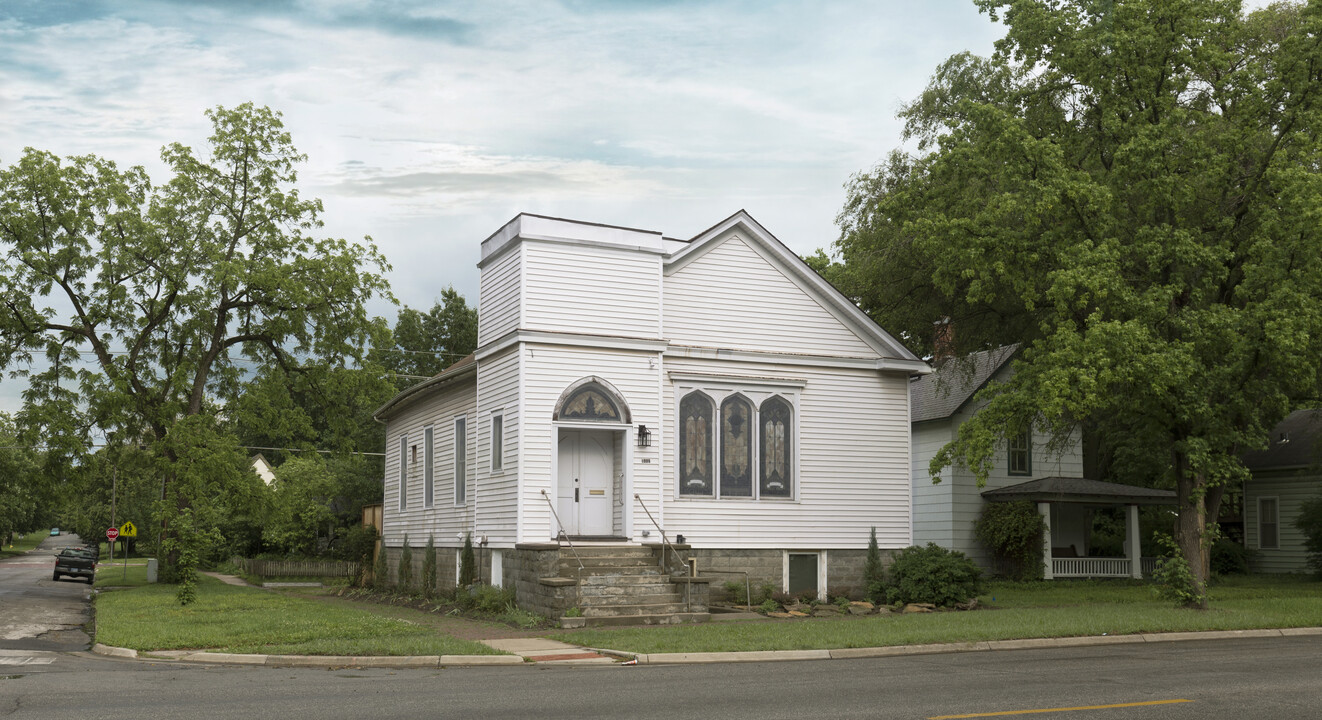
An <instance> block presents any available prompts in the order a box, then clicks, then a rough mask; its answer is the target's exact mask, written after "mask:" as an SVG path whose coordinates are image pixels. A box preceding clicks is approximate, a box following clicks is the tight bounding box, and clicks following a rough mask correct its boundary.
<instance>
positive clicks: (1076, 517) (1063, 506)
mask: <svg viewBox="0 0 1322 720" xmlns="http://www.w3.org/2000/svg"><path fill="white" fill-rule="evenodd" d="M1018 347H1019V346H1018V345H1009V346H1005V347H1001V348H997V349H995V350H987V351H983V352H978V353H973V354H972V355H969V356H967V357H965V358H960V359H950V360H947V361H945V362H944V363H941V364H940V365H939V367H938V369H937V371H936V372H934V373H932V374H929V375H925V376H923V377H919V378H916V379H915V380H914V381H913V382H912V384H911V387H910V398H911V404H912V413H913V495H914V526H913V527H914V531H913V535H914V543H915V544H920V545H921V544H926V543H929V542H931V543H936V544H937V545H940V546H942V547H945V548H949V549H951V550H958V551H960V552H962V553H964V554H966V555H968V556H969V557H971V558H973V559H974V560H975V561H977V562H978V564H979V565H981V566H983V567H984V568H987V569H996V568H995V563H994V562H993V558H992V557H991V554H990V553H989V552H988V549H987V548H984V547H983V546H982V544H981V543H979V542H978V540H977V538H976V537H975V535H974V523H976V522H977V520H978V517H979V516H980V515H981V514H982V510H983V507H985V505H986V504H987V503H988V502H1009V501H1015V500H1027V501H1030V502H1034V503H1036V504H1037V506H1038V511H1039V512H1040V513H1042V515H1043V517H1044V518H1045V519H1046V521H1047V525H1048V528H1049V537H1048V538H1044V541H1043V563H1044V575H1045V576H1046V577H1047V578H1048V579H1050V578H1053V577H1097V576H1124V577H1131V576H1132V577H1137V576H1139V574H1140V572H1141V570H1140V568H1141V562H1140V558H1139V557H1138V556H1137V551H1138V545H1139V542H1138V506H1139V505H1151V504H1157V505H1170V504H1174V502H1175V494H1174V493H1172V492H1170V491H1166V490H1153V489H1149V488H1140V487H1132V486H1129V485H1119V484H1116V483H1108V482H1101V481H1097V480H1090V479H1086V478H1084V472H1083V449H1082V442H1081V440H1080V436H1079V433H1078V431H1077V429H1076V430H1075V431H1074V433H1072V434H1071V436H1070V437H1069V438H1068V439H1066V440H1065V441H1064V442H1061V443H1056V444H1054V445H1053V444H1052V443H1051V438H1050V437H1049V436H1047V435H1045V434H1043V433H1041V432H1039V431H1038V430H1037V429H1034V430H1033V431H1032V432H1028V433H1024V434H1022V435H1019V436H1017V437H1012V438H1008V439H1007V440H1006V441H1005V442H1004V443H1003V444H1002V445H1001V447H1000V449H999V451H998V454H997V456H996V458H995V464H994V467H993V468H992V470H991V472H990V474H989V475H988V476H987V479H986V483H985V485H984V486H983V487H978V484H977V480H976V478H975V477H974V475H973V473H972V472H971V471H969V470H967V469H963V468H958V467H946V468H944V469H943V470H941V472H940V474H939V475H938V476H937V477H938V478H939V479H940V482H937V483H934V482H933V477H932V474H931V471H930V469H929V466H930V463H931V461H932V458H933V457H935V456H936V454H937V452H938V451H940V449H941V448H942V447H943V446H945V445H946V444H947V443H949V442H951V441H953V440H954V439H955V438H956V437H957V436H958V433H959V427H960V425H962V424H963V423H964V422H966V421H967V420H969V419H970V418H971V417H973V414H974V413H975V412H977V410H978V408H979V407H981V404H980V403H979V402H978V401H977V400H976V399H975V397H974V396H975V395H977V393H978V391H979V390H982V389H983V388H984V387H986V386H987V385H988V384H989V383H992V382H1004V381H1006V380H1008V379H1009V378H1010V376H1011V373H1012V372H1013V368H1012V360H1013V359H1014V357H1015V354H1016V353H1017V351H1018ZM1116 506H1124V507H1126V508H1127V511H1128V515H1127V517H1126V522H1127V531H1128V532H1127V535H1126V537H1127V538H1129V539H1128V540H1127V541H1126V543H1125V545H1126V552H1127V556H1126V557H1124V558H1091V557H1088V556H1089V551H1090V547H1089V538H1090V536H1091V532H1092V520H1093V513H1094V512H1095V511H1096V510H1098V509H1100V508H1104V507H1116Z"/></svg>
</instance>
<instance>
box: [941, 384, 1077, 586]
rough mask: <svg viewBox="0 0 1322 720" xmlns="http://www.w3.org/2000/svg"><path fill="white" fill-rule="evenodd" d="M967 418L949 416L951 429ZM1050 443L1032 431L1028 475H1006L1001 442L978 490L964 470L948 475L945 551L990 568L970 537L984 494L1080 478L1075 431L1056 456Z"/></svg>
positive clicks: (968, 414)
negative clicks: (949, 491)
mask: <svg viewBox="0 0 1322 720" xmlns="http://www.w3.org/2000/svg"><path fill="white" fill-rule="evenodd" d="M970 417H972V411H970V410H964V411H963V412H959V413H956V414H955V415H954V416H952V420H953V421H954V425H955V427H958V426H959V425H960V424H962V423H964V422H965V421H967V420H968V419H969V418H970ZM1050 441H1051V438H1050V437H1049V436H1047V435H1045V434H1043V433H1042V432H1040V431H1038V430H1037V429H1036V428H1035V429H1034V430H1033V459H1032V470H1033V473H1032V474H1031V475H1011V474H1010V473H1009V468H1008V464H1009V452H1008V451H1007V450H1006V447H1005V443H1004V442H1001V443H1000V444H999V445H998V446H997V448H996V454H995V456H994V457H993V466H992V470H991V472H990V473H989V474H988V475H987V483H986V485H985V486H983V487H978V483H977V479H976V478H975V477H974V476H973V474H972V473H971V472H969V471H967V470H963V469H956V470H955V471H954V472H953V473H952V476H953V481H952V483H951V485H952V488H953V494H952V497H951V506H950V519H951V535H952V537H951V544H950V545H949V546H947V547H949V548H950V549H952V550H959V551H960V552H962V553H965V554H966V555H968V556H969V557H971V558H973V559H974V560H976V561H978V563H980V564H982V565H983V566H984V567H988V566H990V562H991V558H990V556H989V554H988V553H987V552H986V551H985V550H984V549H983V547H982V545H981V544H979V543H978V540H977V538H976V537H975V536H974V533H973V524H974V523H976V522H977V521H978V516H979V515H981V514H982V507H983V504H984V502H985V501H984V500H983V499H982V493H983V492H984V491H987V490H995V489H997V488H1003V487H1009V486H1010V485H1018V484H1019V483H1023V482H1028V481H1029V480H1036V479H1038V478H1044V477H1083V449H1082V448H1083V445H1082V442H1081V440H1080V436H1079V433H1078V431H1077V430H1076V431H1075V432H1074V433H1073V434H1072V435H1071V436H1070V443H1069V445H1068V447H1066V448H1065V449H1064V450H1063V451H1061V452H1060V453H1054V452H1049V451H1048V450H1047V445H1048V443H1049V442H1050ZM1078 551H1079V553H1080V554H1083V553H1085V552H1086V549H1085V548H1078Z"/></svg>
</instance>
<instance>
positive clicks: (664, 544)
mask: <svg viewBox="0 0 1322 720" xmlns="http://www.w3.org/2000/svg"><path fill="white" fill-rule="evenodd" d="M633 499H634V500H637V501H638V505H639V506H641V507H642V508H643V512H645V513H647V519H648V520H651V521H652V526H653V527H655V528H656V531H657V532H658V533H661V567H663V568H664V567H665V566H666V549H667V548H669V550H670V552H672V553H674V555H675V559H676V560H678V561H679V564H680V565H683V566H685V567H689V564H688V562H686V561H685V560H684V558H682V557H680V556H679V551H678V550H676V549H675V546H674V545H671V544H670V540H669V539H667V538H666V531H665V529H664V528H662V527H661V524H660V523H658V522H657V521H656V518H655V517H653V516H652V511H651V510H648V509H647V503H645V502H643V499H642V498H641V497H639V496H638V493H634V494H633ZM692 580H693V578H689V579H688V582H685V583H684V612H691V611H692V609H693V606H692V603H690V602H689V596H690V595H691V593H692V589H693V582H692Z"/></svg>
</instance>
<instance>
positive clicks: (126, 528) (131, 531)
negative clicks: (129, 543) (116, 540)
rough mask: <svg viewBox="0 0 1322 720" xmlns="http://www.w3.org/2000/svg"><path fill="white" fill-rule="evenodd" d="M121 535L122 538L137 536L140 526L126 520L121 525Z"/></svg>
mask: <svg viewBox="0 0 1322 720" xmlns="http://www.w3.org/2000/svg"><path fill="white" fill-rule="evenodd" d="M119 536H120V537H122V538H135V537H137V536H138V526H137V525H134V524H133V523H132V522H126V523H124V524H123V525H120V526H119Z"/></svg>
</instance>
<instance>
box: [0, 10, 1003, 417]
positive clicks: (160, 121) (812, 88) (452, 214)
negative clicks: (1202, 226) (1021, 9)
mask: <svg viewBox="0 0 1322 720" xmlns="http://www.w3.org/2000/svg"><path fill="white" fill-rule="evenodd" d="M1001 34H1002V28H1001V26H999V25H997V24H995V23H993V22H992V21H990V20H989V19H988V18H987V17H986V16H985V15H981V14H979V13H978V12H977V9H976V8H975V6H974V5H973V2H972V0H923V1H921V2H919V1H915V0H862V1H859V2H776V1H774V0H757V1H751V2H736V1H722V0H710V1H698V0H692V1H683V0H681V1H676V2H664V1H661V0H654V1H649V0H619V1H618V2H606V1H601V2H587V1H586V0H559V1H556V0H543V1H539V2H503V1H501V0H483V1H482V2H465V3H446V2H436V1H434V0H433V1H429V2H424V1H422V0H418V1H416V2H415V1H411V0H378V1H373V2H361V1H349V0H343V1H337V0H317V1H315V2H314V1H312V0H305V1H299V0H226V1H219V0H213V1H211V2H205V3H202V2H194V1H192V0H178V1H170V0H136V1H135V2H131V3H129V2H118V1H117V0H3V2H0V164H3V165H9V164H11V163H13V162H15V161H17V160H18V158H19V157H20V155H21V153H22V152H23V148H25V147H35V148H39V149H43V150H47V151H50V152H53V153H56V154H58V155H76V154H86V153H93V154H97V155H100V156H103V157H107V158H110V159H112V160H115V161H116V162H117V163H119V164H121V165H143V166H144V167H146V168H147V170H148V172H149V173H150V174H151V176H152V178H153V180H154V181H156V182H158V183H160V182H164V181H165V180H166V179H167V176H166V175H165V173H164V170H163V166H162V164H161V162H160V159H159V153H160V148H161V147H162V146H164V145H165V144H167V143H171V142H181V143H183V144H185V145H189V146H192V147H194V148H196V149H198V150H199V151H201V150H202V149H204V148H205V145H206V137H207V135H208V134H209V131H210V124H209V121H208V120H207V119H206V117H205V115H204V114H203V112H204V110H206V109H207V108H211V107H215V106H218V105H219V106H225V107H231V106H235V105H238V104H240V103H243V102H248V101H252V102H254V103H256V104H259V105H267V106H270V107H271V108H273V109H275V110H277V111H279V112H281V113H283V118H284V122H285V125H286V128H287V129H288V130H289V131H290V133H291V134H292V136H293V139H294V144H295V145H296V146H297V147H298V149H299V150H300V151H302V152H304V153H306V154H307V155H308V161H307V163H306V164H305V165H304V166H303V167H302V169H301V170H300V175H299V186H300V189H301V191H302V192H303V193H304V195H305V196H307V195H312V196H316V197H319V198H321V199H322V201H323V202H324V204H325V213H324V215H323V219H324V221H325V227H324V228H323V229H322V231H321V232H322V234H324V235H326V236H332V237H344V238H349V239H360V238H362V237H363V236H364V235H370V236H371V237H372V238H373V240H374V242H375V243H376V244H377V245H378V247H379V248H380V250H381V251H382V253H383V254H384V255H385V256H386V258H387V260H388V261H389V262H390V264H391V266H392V270H391V271H390V272H389V273H388V278H389V280H390V282H391V285H392V289H393V292H394V294H395V296H396V297H397V298H398V299H399V301H400V302H401V303H403V304H406V305H409V306H411V307H415V308H421V309H426V308H430V307H431V305H432V303H433V302H434V301H435V300H436V299H437V297H438V296H439V294H440V291H441V290H442V289H443V288H445V287H447V286H453V287H455V288H456V289H457V290H458V291H459V292H461V293H462V294H464V295H465V296H466V297H467V298H468V300H469V302H470V304H474V305H475V304H476V303H477V301H478V297H477V288H478V270H477V267H476V264H477V261H478V258H479V244H480V242H481V241H482V239H483V238H485V237H487V236H488V235H489V234H491V233H492V232H494V231H495V230H497V229H498V228H500V227H501V226H502V225H504V224H505V223H506V222H507V221H508V220H510V219H511V218H512V217H514V216H515V215H516V214H518V213H519V212H531V213H539V214H545V215H553V216H556V217H565V218H572V219H577V220H586V221H591V222H598V223H606V224H614V225H624V226H629V227H636V228H643V229H647V230H657V231H661V232H663V233H664V234H665V235H667V236H668V237H676V238H689V237H692V236H693V235H695V234H697V233H699V232H701V231H702V230H703V229H705V228H707V227H710V226H711V225H713V224H715V223H716V222H718V221H720V220H722V219H724V218H725V217H727V216H729V215H730V214H732V213H734V212H735V211H737V210H739V209H745V210H747V211H748V212H749V213H751V214H752V215H753V217H755V218H757V219H758V220H759V221H760V222H761V223H762V224H763V225H764V226H765V227H766V228H767V229H768V230H770V231H771V232H772V233H773V234H775V235H776V236H777V237H779V238H780V239H781V240H782V241H783V242H784V243H785V244H786V245H788V246H789V247H790V248H791V249H792V250H794V251H795V252H798V253H800V254H807V253H811V252H813V251H814V250H815V249H817V248H829V247H830V245H831V244H832V243H833V242H834V241H835V239H836V237H837V234H838V231H837V228H836V226H835V217H836V215H837V213H838V212H839V210H840V208H841V207H842V206H843V204H844V199H845V189H844V185H845V183H847V182H848V180H849V178H850V176H851V175H852V174H853V173H856V172H859V171H862V170H866V169H869V168H871V167H872V166H874V165H876V164H877V163H878V162H880V161H881V160H882V159H883V158H884V157H885V156H886V155H887V154H888V153H889V152H890V151H891V150H893V149H896V148H898V147H901V146H902V144H903V141H902V138H901V135H900V130H901V125H900V122H899V121H898V120H897V119H896V117H895V115H896V112H897V111H898V110H899V108H900V107H901V105H902V104H903V103H905V102H908V101H910V100H912V99H913V98H915V97H916V96H917V95H918V93H919V92H921V91H922V89H923V87H924V86H925V84H926V83H927V81H928V79H929V77H930V76H931V73H932V72H933V70H934V69H935V68H936V66H937V64H938V63H940V62H941V61H942V60H944V59H945V58H947V57H949V56H950V55H953V54H955V53H958V52H962V51H965V50H968V51H972V52H974V53H977V54H981V55H986V54H989V53H990V52H991V49H992V43H993V42H994V41H995V40H996V39H997V38H998V37H1000V36H1001ZM372 311H373V312H374V314H378V315H382V316H385V317H388V318H391V319H392V320H393V318H394V314H395V308H393V307H391V306H390V305H388V304H387V303H385V302H384V301H380V302H378V303H376V304H374V305H373V307H372ZM22 387H23V383H22V381H21V380H15V379H13V378H10V377H9V376H8V375H5V376H4V377H3V379H0V411H9V412H13V411H16V410H17V409H18V408H19V405H20V402H21V401H20V398H19V394H20V392H21V390H22Z"/></svg>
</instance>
